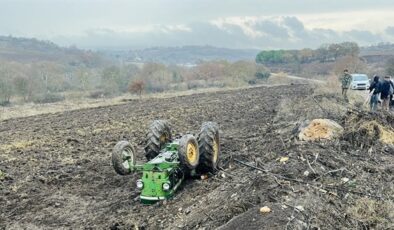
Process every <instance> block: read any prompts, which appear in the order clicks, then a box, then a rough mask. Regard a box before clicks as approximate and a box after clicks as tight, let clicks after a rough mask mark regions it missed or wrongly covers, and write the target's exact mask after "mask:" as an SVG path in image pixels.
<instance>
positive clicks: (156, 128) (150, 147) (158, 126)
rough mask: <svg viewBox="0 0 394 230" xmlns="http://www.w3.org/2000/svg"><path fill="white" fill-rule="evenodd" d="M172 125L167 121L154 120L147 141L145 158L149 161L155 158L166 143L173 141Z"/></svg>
mask: <svg viewBox="0 0 394 230" xmlns="http://www.w3.org/2000/svg"><path fill="white" fill-rule="evenodd" d="M171 139H172V137H171V128H170V124H169V123H168V122H167V121H165V120H154V121H153V122H152V124H151V125H150V126H149V131H148V133H147V135H146V140H145V157H146V159H147V160H148V161H150V160H152V159H153V158H155V157H156V156H157V155H158V154H159V153H160V150H161V149H162V148H163V147H164V145H165V144H166V143H168V142H169V141H171Z"/></svg>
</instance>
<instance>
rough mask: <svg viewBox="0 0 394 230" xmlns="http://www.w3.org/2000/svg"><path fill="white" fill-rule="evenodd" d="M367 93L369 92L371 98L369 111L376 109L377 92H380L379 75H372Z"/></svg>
mask: <svg viewBox="0 0 394 230" xmlns="http://www.w3.org/2000/svg"><path fill="white" fill-rule="evenodd" d="M369 93H371V94H372V95H371V100H370V101H369V107H370V109H371V111H376V108H377V107H378V102H379V93H380V81H379V76H377V75H375V76H374V77H373V81H372V83H371V86H369Z"/></svg>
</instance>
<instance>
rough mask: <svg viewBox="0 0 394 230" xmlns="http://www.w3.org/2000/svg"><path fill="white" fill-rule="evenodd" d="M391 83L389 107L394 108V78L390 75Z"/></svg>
mask: <svg viewBox="0 0 394 230" xmlns="http://www.w3.org/2000/svg"><path fill="white" fill-rule="evenodd" d="M390 84H391V87H392V88H391V89H392V90H391V95H390V100H389V108H390V109H393V108H394V101H393V96H394V79H393V78H392V77H391V76H390Z"/></svg>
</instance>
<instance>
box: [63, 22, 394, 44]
mask: <svg viewBox="0 0 394 230" xmlns="http://www.w3.org/2000/svg"><path fill="white" fill-rule="evenodd" d="M385 33H387V34H391V35H394V27H388V28H387V29H386V30H385ZM387 37H388V36H384V34H379V33H373V32H370V31H367V30H348V31H335V30H333V29H323V28H313V29H310V28H309V29H308V28H307V27H306V26H305V25H304V23H303V22H302V21H301V20H300V19H299V18H297V17H294V16H284V17H281V16H278V17H230V18H219V19H217V20H213V21H208V22H197V23H189V24H175V25H163V24H156V25H150V26H145V27H130V28H128V27H122V28H116V29H111V28H97V29H91V30H87V31H86V32H85V33H84V34H83V36H74V37H58V38H56V39H55V42H59V43H61V44H70V42H72V44H77V45H78V46H80V47H83V48H98V47H101V48H102V47H106V48H147V47H152V46H186V45H212V46H218V47H227V48H257V49H300V48H317V47H318V46H320V45H321V44H323V43H334V42H344V41H354V42H358V43H359V44H360V45H369V44H376V43H379V42H382V41H386V40H385V39H387Z"/></svg>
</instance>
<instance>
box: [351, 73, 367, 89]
mask: <svg viewBox="0 0 394 230" xmlns="http://www.w3.org/2000/svg"><path fill="white" fill-rule="evenodd" d="M369 86H370V82H369V78H368V76H367V75H366V74H359V73H355V74H352V82H351V83H350V88H351V89H364V90H366V89H368V88H369Z"/></svg>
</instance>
